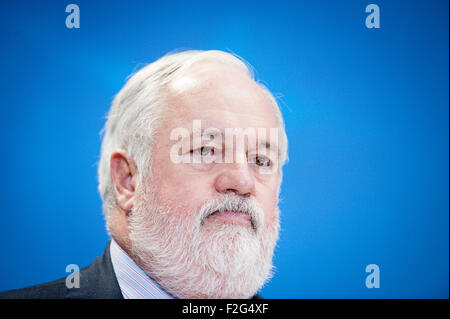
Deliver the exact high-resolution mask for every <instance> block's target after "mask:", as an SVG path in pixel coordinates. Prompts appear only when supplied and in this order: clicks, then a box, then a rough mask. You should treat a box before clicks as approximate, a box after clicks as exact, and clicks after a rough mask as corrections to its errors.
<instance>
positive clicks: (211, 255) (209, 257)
mask: <svg viewBox="0 0 450 319" xmlns="http://www.w3.org/2000/svg"><path fill="white" fill-rule="evenodd" d="M167 93H168V97H167V101H166V102H167V103H168V107H167V108H168V111H167V112H166V113H165V117H164V119H163V121H162V123H161V126H160V128H159V129H158V131H157V133H156V136H155V140H154V141H155V143H154V147H153V151H152V159H151V161H152V164H151V167H152V172H151V179H150V180H142V181H141V182H140V185H139V186H138V187H137V191H136V192H137V198H136V201H135V207H134V209H133V214H134V216H132V220H131V222H130V239H131V242H132V246H133V248H132V249H134V254H135V255H138V256H139V258H138V259H139V260H140V263H141V266H142V267H143V268H144V270H145V271H146V272H148V273H149V274H150V275H152V276H153V277H156V278H155V279H157V280H158V281H159V282H160V283H161V284H162V285H163V287H164V288H166V289H167V290H169V292H171V293H173V294H175V295H177V296H178V297H183V298H193V297H200V298H205V297H215V298H220V297H226V298H246V297H250V296H251V295H252V294H254V293H256V291H257V290H258V289H259V288H260V287H261V285H262V284H263V283H264V281H266V280H267V279H268V278H269V277H270V271H271V268H272V263H271V259H272V254H273V249H274V245H275V243H276V240H277V238H278V227H279V219H278V218H279V216H278V215H279V211H278V194H277V191H278V178H279V176H278V175H279V173H278V169H277V168H276V167H275V168H274V169H271V168H270V166H271V165H276V164H277V158H273V156H272V157H270V155H268V154H269V152H267V153H266V156H261V157H258V156H259V155H258V152H259V151H260V150H262V146H261V145H267V143H268V142H269V138H268V137H269V134H268V132H269V131H270V129H271V128H272V129H273V128H277V127H278V124H277V120H276V117H275V115H274V112H273V109H272V106H271V104H270V103H271V102H270V100H269V99H268V98H267V96H266V95H265V94H264V92H263V91H262V90H261V89H260V88H259V86H258V85H257V84H256V83H254V82H253V81H252V80H251V79H249V78H248V77H247V76H246V75H245V74H244V73H242V71H240V70H238V69H236V68H235V67H230V66H229V65H225V64H218V63H202V64H198V65H195V66H193V67H191V70H189V72H187V73H186V74H185V75H182V76H180V77H179V78H177V79H175V80H174V81H173V82H172V83H171V84H170V85H169V87H168V92H167ZM198 120H200V121H201V128H202V129H207V128H216V129H217V130H218V131H220V132H222V133H223V135H222V138H223V139H225V138H226V137H225V130H226V129H234V128H240V129H243V130H245V129H248V128H252V129H253V128H254V129H255V132H256V130H257V129H265V132H267V135H258V136H257V138H256V144H255V145H258V147H255V145H253V144H252V143H251V142H249V140H248V139H244V144H243V147H237V146H236V144H237V143H236V141H234V143H233V144H231V146H230V144H227V145H225V141H224V140H223V141H222V143H220V140H219V143H217V141H216V142H213V143H209V144H205V143H204V141H200V142H199V143H200V144H197V146H200V149H198V148H197V149H194V143H195V142H194V140H193V139H194V135H195V134H194V133H195V132H193V126H194V125H193V123H194V121H198ZM176 128H185V129H187V130H189V132H190V138H188V140H189V142H188V146H190V148H189V149H187V150H185V149H184V150H183V151H180V152H181V153H183V152H184V153H185V154H181V155H183V156H185V157H186V156H188V158H190V159H191V160H190V161H187V162H181V163H176V162H174V161H173V159H172V158H171V155H170V154H171V149H173V146H174V144H175V142H176V141H174V140H173V139H171V134H172V132H173V131H174V129H176ZM271 142H272V144H271V147H272V148H273V147H277V143H276V141H271ZM206 145H207V146H206ZM230 151H231V152H232V154H234V156H233V160H232V161H231V162H229V161H227V162H224V161H212V162H201V161H202V158H203V157H208V156H209V157H214V156H219V155H218V154H221V155H220V157H221V159H222V160H223V158H224V156H225V153H226V152H230ZM266 151H267V150H266ZM272 151H273V149H272ZM195 156H197V157H198V158H199V159H200V163H193V162H192V159H193V158H194V157H195ZM239 156H242V157H245V159H249V161H247V160H246V161H245V162H238V161H237V157H239ZM216 159H217V157H216ZM252 159H253V160H252ZM255 159H256V160H255ZM214 207H215V208H217V207H220V211H216V212H214V213H213V211H214V209H215V208H214ZM202 208H203V210H202ZM241 208H242V209H241ZM240 210H243V211H244V212H240ZM211 213H212V214H211ZM202 214H203V216H201V215H202ZM155 241H157V244H153V245H152V244H151V242H153V243H154V242H155ZM170 264H177V265H182V266H183V267H184V269H182V270H181V269H176V267H175V266H171V265H170ZM161 267H163V268H164V267H165V268H168V269H165V270H161V269H160V268H161ZM177 272H178V273H177ZM180 272H181V273H180ZM172 277H173V278H172ZM193 281H194V282H195V281H197V282H198V283H197V284H196V283H192V282H193ZM208 285H209V286H208ZM180 286H183V287H185V288H184V289H180Z"/></svg>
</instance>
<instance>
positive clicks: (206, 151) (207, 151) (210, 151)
mask: <svg viewBox="0 0 450 319" xmlns="http://www.w3.org/2000/svg"><path fill="white" fill-rule="evenodd" d="M194 152H196V153H197V154H199V155H201V156H208V155H214V147H211V146H202V147H199V148H197V149H195V150H192V151H191V153H194Z"/></svg>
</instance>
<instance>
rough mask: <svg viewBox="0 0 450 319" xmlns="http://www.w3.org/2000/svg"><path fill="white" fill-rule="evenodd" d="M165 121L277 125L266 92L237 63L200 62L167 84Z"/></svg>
mask: <svg viewBox="0 0 450 319" xmlns="http://www.w3.org/2000/svg"><path fill="white" fill-rule="evenodd" d="M167 99H168V101H167V102H168V113H167V117H166V123H165V124H166V125H169V126H172V127H173V126H182V125H189V123H192V121H193V120H202V125H203V123H204V125H205V126H213V127H217V128H219V129H223V128H237V127H239V128H248V127H261V128H270V127H277V120H276V117H275V114H274V111H273V107H272V105H271V101H270V99H269V98H268V96H267V95H266V93H265V92H264V91H263V90H262V89H261V88H260V87H259V85H258V84H256V83H255V82H254V81H253V80H252V79H251V78H250V77H249V76H248V75H247V74H245V73H244V72H243V71H242V70H240V69H239V68H237V67H236V66H232V65H229V64H225V63H218V62H209V61H208V62H199V63H196V64H195V65H193V66H191V67H190V69H189V70H187V71H186V72H184V73H183V74H182V75H180V76H179V77H177V78H176V79H174V80H173V81H172V82H171V83H170V84H169V86H168V88H167Z"/></svg>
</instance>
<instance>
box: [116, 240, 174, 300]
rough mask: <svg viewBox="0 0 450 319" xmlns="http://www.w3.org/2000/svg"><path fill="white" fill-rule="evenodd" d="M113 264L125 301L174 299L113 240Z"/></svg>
mask: <svg viewBox="0 0 450 319" xmlns="http://www.w3.org/2000/svg"><path fill="white" fill-rule="evenodd" d="M110 252H111V262H112V264H113V268H114V272H115V274H116V278H117V281H118V282H119V286H120V290H121V291H122V295H123V297H124V298H125V299H173V297H172V296H171V295H170V294H168V293H167V292H165V291H164V289H162V288H161V287H160V286H159V285H158V284H157V283H156V282H155V281H153V280H152V279H151V278H150V277H149V276H147V275H146V274H145V272H144V271H143V270H142V269H141V268H140V267H139V266H138V265H136V263H135V262H134V261H133V260H132V259H131V258H130V257H129V256H128V255H127V253H126V252H125V251H124V250H123V249H122V248H121V247H120V246H119V245H118V244H117V243H116V242H115V241H114V239H111V246H110Z"/></svg>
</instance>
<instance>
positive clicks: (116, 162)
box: [110, 149, 138, 213]
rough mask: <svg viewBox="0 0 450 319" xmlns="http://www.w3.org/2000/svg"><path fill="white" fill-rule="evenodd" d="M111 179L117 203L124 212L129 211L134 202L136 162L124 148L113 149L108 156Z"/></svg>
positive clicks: (136, 173)
mask: <svg viewBox="0 0 450 319" xmlns="http://www.w3.org/2000/svg"><path fill="white" fill-rule="evenodd" d="M110 174H111V181H112V183H113V185H114V193H115V196H116V203H117V205H118V206H119V207H120V208H121V209H122V210H123V211H125V212H127V213H128V212H129V211H130V210H131V209H132V208H133V204H134V190H135V187H136V181H137V178H138V172H137V168H136V164H135V163H134V161H133V159H131V158H130V157H128V154H127V152H126V151H125V150H122V149H118V150H116V151H114V152H113V153H112V155H111V158H110Z"/></svg>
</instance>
